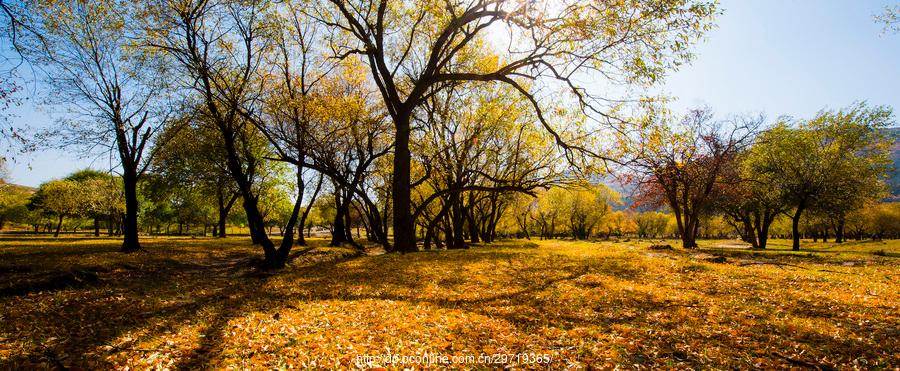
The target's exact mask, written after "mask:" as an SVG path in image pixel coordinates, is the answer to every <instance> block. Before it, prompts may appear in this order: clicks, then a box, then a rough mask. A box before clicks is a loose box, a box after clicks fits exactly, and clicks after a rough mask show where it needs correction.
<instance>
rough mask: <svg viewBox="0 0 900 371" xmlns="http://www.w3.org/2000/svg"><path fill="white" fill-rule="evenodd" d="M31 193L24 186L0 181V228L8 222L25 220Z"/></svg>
mask: <svg viewBox="0 0 900 371" xmlns="http://www.w3.org/2000/svg"><path fill="white" fill-rule="evenodd" d="M31 193H32V192H31V191H29V190H27V189H26V188H24V187H19V186H16V185H13V184H8V183H4V182H2V181H0V230H2V229H3V227H5V226H6V225H7V223H9V222H17V223H24V222H26V219H27V217H28V208H27V205H28V198H29V197H30V196H31Z"/></svg>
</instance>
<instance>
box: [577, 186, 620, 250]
mask: <svg viewBox="0 0 900 371" xmlns="http://www.w3.org/2000/svg"><path fill="white" fill-rule="evenodd" d="M564 202H565V210H566V215H565V216H564V217H565V218H566V221H567V222H568V225H569V231H570V232H571V233H572V238H575V239H576V240H584V239H588V238H590V237H591V236H592V235H593V234H594V232H595V229H596V227H597V226H598V225H599V224H600V223H601V222H602V221H603V219H604V218H605V217H606V216H607V215H608V214H609V213H610V212H611V211H612V205H615V204H618V203H619V202H621V201H620V197H619V194H618V193H617V192H616V191H614V190H612V189H611V188H609V187H607V186H605V185H603V184H597V185H584V186H577V187H573V188H571V189H569V190H568V195H567V196H566V198H565V201H564Z"/></svg>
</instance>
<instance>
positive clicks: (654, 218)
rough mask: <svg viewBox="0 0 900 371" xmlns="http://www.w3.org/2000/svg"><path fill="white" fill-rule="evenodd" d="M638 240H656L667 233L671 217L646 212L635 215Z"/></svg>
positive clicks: (655, 212) (654, 212)
mask: <svg viewBox="0 0 900 371" xmlns="http://www.w3.org/2000/svg"><path fill="white" fill-rule="evenodd" d="M634 224H635V225H636V229H637V231H636V233H637V235H638V238H656V237H657V236H660V235H662V234H663V233H665V231H666V227H667V226H668V225H669V216H668V215H666V214H663V213H660V212H657V211H645V212H641V213H637V214H636V215H634Z"/></svg>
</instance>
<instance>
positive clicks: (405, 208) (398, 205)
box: [391, 112, 417, 253]
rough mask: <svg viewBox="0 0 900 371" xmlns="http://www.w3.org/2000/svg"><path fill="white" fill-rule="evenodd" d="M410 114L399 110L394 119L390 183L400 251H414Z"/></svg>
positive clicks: (395, 239) (396, 247)
mask: <svg viewBox="0 0 900 371" xmlns="http://www.w3.org/2000/svg"><path fill="white" fill-rule="evenodd" d="M409 120H410V114H409V113H405V112H401V113H398V114H397V116H396V117H395V119H394V127H395V129H396V133H395V134H394V135H395V137H394V173H393V182H392V184H391V191H392V198H393V209H394V220H393V224H394V249H395V250H397V251H399V252H401V253H406V252H413V251H416V249H417V247H416V225H415V220H413V217H412V209H411V207H412V203H411V191H412V190H411V187H410V185H411V184H410V161H411V159H412V156H411V154H410V152H409V135H410V127H409Z"/></svg>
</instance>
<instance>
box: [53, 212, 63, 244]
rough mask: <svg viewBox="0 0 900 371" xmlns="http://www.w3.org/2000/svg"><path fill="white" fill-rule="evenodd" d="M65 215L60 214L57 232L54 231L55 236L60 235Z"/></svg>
mask: <svg viewBox="0 0 900 371" xmlns="http://www.w3.org/2000/svg"><path fill="white" fill-rule="evenodd" d="M62 222H63V215H62V214H60V215H59V222H57V223H56V232H54V233H53V237H54V238H55V237H59V230H60V229H61V228H62Z"/></svg>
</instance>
